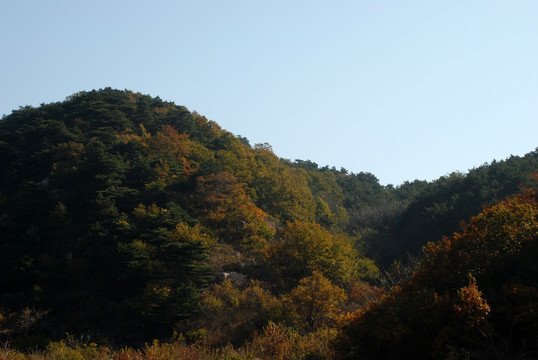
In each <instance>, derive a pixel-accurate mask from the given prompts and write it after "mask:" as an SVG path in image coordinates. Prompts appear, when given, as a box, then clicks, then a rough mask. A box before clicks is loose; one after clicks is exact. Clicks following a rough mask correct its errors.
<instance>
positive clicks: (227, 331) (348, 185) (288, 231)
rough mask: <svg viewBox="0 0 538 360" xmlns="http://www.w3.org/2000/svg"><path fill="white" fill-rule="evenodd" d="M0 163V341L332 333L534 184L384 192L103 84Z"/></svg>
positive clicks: (31, 121) (365, 178)
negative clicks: (414, 265) (409, 265)
mask: <svg viewBox="0 0 538 360" xmlns="http://www.w3.org/2000/svg"><path fill="white" fill-rule="evenodd" d="M0 165H1V168H2V173H1V175H0V214H1V216H0V263H1V264H2V267H3V271H2V272H1V273H0V289H1V292H0V339H2V340H3V341H10V343H12V344H16V346H20V347H34V346H38V345H39V346H40V345H43V346H44V345H46V344H47V343H48V342H49V341H50V340H57V339H61V338H62V337H63V336H64V335H65V333H71V334H91V336H92V338H94V339H96V340H98V341H100V342H111V343H114V344H118V345H125V344H131V345H140V344H142V343H144V342H147V341H150V340H152V339H164V340H168V339H170V338H171V337H173V336H176V337H180V338H186V339H187V340H188V341H202V340H203V341H204V342H205V343H206V344H208V345H210V346H219V345H222V344H226V343H233V344H242V343H244V342H245V341H247V340H248V339H249V338H250V336H251V334H253V333H255V332H257V331H258V332H259V331H262V330H263V329H267V326H269V324H275V323H279V324H283V325H282V326H285V327H286V329H288V328H289V329H295V331H301V332H302V333H304V334H314V333H319V331H321V330H320V329H330V328H332V326H333V325H334V324H335V323H336V322H337V320H338V318H339V317H340V316H341V315H342V313H344V312H354V311H356V310H357V309H359V308H363V307H364V306H365V305H366V303H368V301H370V300H375V299H377V298H378V297H379V295H380V294H381V293H382V290H381V289H380V287H379V286H380V284H383V283H385V282H384V281H383V276H382V274H383V271H380V270H379V267H378V266H381V267H382V268H384V269H388V268H389V267H390V266H391V264H392V263H393V262H394V261H396V264H399V263H398V261H400V263H401V261H402V259H404V258H405V257H406V256H407V254H408V253H410V254H414V255H417V256H420V252H421V248H422V246H424V245H426V244H427V243H428V242H429V241H438V240H441V238H442V235H446V234H450V233H452V232H454V231H456V230H457V228H458V225H459V223H460V221H461V220H468V219H469V218H470V217H471V216H472V215H475V214H477V213H478V212H479V211H480V209H481V208H482V206H483V205H493V204H495V203H497V202H499V201H502V200H504V199H505V198H506V197H508V196H511V195H513V194H515V193H517V192H519V191H520V190H521V189H522V188H523V187H525V186H529V184H533V181H534V180H533V178H532V177H531V176H530V175H531V174H533V173H536V172H537V171H538V158H537V152H536V151H535V152H531V153H529V154H527V155H526V156H524V157H511V158H509V159H507V160H504V161H499V162H493V163H491V164H489V165H484V166H482V167H480V168H477V169H473V170H471V171H469V173H467V174H459V173H455V174H451V175H450V176H447V177H442V178H440V179H438V180H436V181H434V182H431V183H428V182H424V181H413V182H406V183H404V184H402V185H400V186H397V187H392V186H382V185H380V184H379V181H378V180H377V178H376V177H375V176H374V175H372V174H369V173H362V172H361V173H358V174H355V173H349V172H348V171H346V170H345V169H341V170H337V169H335V168H334V167H333V168H329V167H328V166H325V167H320V166H318V165H317V164H315V163H313V162H311V161H308V160H294V161H291V160H288V159H279V158H278V157H277V156H276V155H275V154H274V153H273V152H272V150H271V147H270V145H269V144H254V145H251V144H250V143H249V141H248V139H246V138H244V137H241V136H235V135H234V134H231V133H230V132H228V131H225V130H223V129H222V128H221V127H220V126H219V125H218V124H217V123H216V122H214V121H210V120H208V119H206V118H205V117H203V116H202V115H200V114H198V113H196V112H190V111H189V110H188V109H187V108H185V107H183V106H178V105H176V104H174V103H172V102H167V101H163V100H161V99H160V98H158V97H156V98H154V97H151V96H148V95H143V94H140V93H134V92H132V91H128V90H125V91H120V90H114V89H110V88H106V89H101V90H94V91H88V92H80V93H77V94H74V95H71V96H69V97H68V98H67V99H66V100H65V101H62V102H57V103H51V104H43V105H41V106H40V107H37V108H34V107H24V108H21V109H19V110H15V111H13V112H12V113H11V114H10V115H7V116H4V117H3V118H2V120H0ZM372 259H375V262H374V260H372ZM329 300H330V301H329ZM320 304H323V306H322V305H320ZM304 309H309V311H311V313H305V310H304ZM313 313H316V314H317V315H316V316H313V315H312V314H313ZM285 331H287V330H285ZM174 334H176V335H174ZM179 334H181V336H180V335H179Z"/></svg>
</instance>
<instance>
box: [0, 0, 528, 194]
mask: <svg viewBox="0 0 538 360" xmlns="http://www.w3.org/2000/svg"><path fill="white" fill-rule="evenodd" d="M537 15H538V2H536V1H534V0H527V1H520V0H515V1H510V2H504V1H503V2H501V1H478V0H477V1H463V0H454V1H450V2H441V1H435V2H434V1H424V0H422V1H418V0H410V1H406V2H402V1H397V0H392V1H388V0H375V1H374V0H370V1H365V0H360V1H343V0H335V1H331V2H328V1H324V0H310V1H307V0H297V1H284V0H272V1H269V0H261V1H247V0H230V1H225V2H224V1H217V0H214V1H210V0H198V1H194V0H193V1H185V0H181V1H180V0H178V1H172V0H168V1H164V0H156V1H152V2H147V1H137V0H133V1H126V0H118V1H104V0H97V1H92V2H79V1H67V0H51V1H47V2H44V1H38V0H28V1H9V0H6V1H1V2H0V40H1V42H0V44H1V47H2V56H1V57H0V66H1V69H2V71H1V72H0V95H1V96H0V115H2V114H9V113H11V111H12V110H14V109H18V108H19V107H20V106H25V105H31V106H39V104H41V103H49V102H56V101H63V100H64V99H65V98H66V97H67V96H69V95H71V94H73V93H76V92H79V91H89V90H92V89H99V88H105V87H112V88H116V89H122V90H123V89H129V90H132V91H135V92H141V93H143V94H149V95H151V96H159V97H160V98H161V99H163V100H166V101H173V102H174V103H176V104H177V105H184V106H186V107H187V108H188V109H189V110H191V111H194V110H195V111H197V112H199V113H200V114H202V115H204V116H206V117H207V118H208V119H211V120H214V121H216V122H217V123H218V124H219V125H220V126H221V127H222V128H224V129H226V130H228V131H230V132H232V133H234V134H236V135H241V136H244V137H246V138H248V139H249V141H250V143H251V144H255V143H264V142H267V143H269V144H271V145H272V147H273V150H274V152H275V154H276V155H277V156H279V157H282V158H287V159H290V160H295V159H301V160H311V161H313V162H316V163H317V164H318V165H319V166H325V165H328V166H330V167H332V166H334V167H336V168H337V169H340V168H342V167H343V168H345V169H347V170H348V171H350V172H354V173H359V172H361V171H364V172H370V173H372V174H374V175H375V176H376V177H377V178H378V179H379V180H380V182H381V183H382V184H389V183H391V184H394V185H399V184H401V183H402V182H404V181H406V180H409V181H412V180H414V179H420V180H428V181H431V180H434V179H436V178H439V177H440V176H443V175H446V174H448V173H451V172H453V171H461V172H466V171H467V170H469V169H471V168H473V167H478V166H480V165H482V164H484V163H486V162H491V161H493V160H494V159H496V160H503V159H505V158H507V157H509V156H510V155H519V156H521V155H524V154H526V153H528V152H531V151H534V150H535V148H536V147H537V146H538V141H537V136H536V134H538V117H537V115H538V101H537V99H538V71H537V66H538V65H537V64H538V22H537V21H536V16H537Z"/></svg>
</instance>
